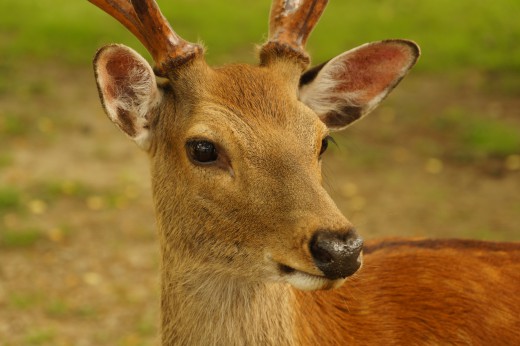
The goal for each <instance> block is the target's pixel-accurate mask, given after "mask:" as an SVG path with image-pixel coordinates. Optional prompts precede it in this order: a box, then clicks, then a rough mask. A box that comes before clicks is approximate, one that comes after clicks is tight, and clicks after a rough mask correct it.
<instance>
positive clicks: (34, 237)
mask: <svg viewBox="0 0 520 346" xmlns="http://www.w3.org/2000/svg"><path fill="white" fill-rule="evenodd" d="M42 236H43V233H42V232H41V231H40V230H37V229H33V228H27V229H18V230H8V229H7V230H6V229H4V230H2V233H1V234H0V248H1V247H4V248H24V247H30V246H33V245H34V244H36V243H37V242H38V241H39V240H40V239H41V238H42Z"/></svg>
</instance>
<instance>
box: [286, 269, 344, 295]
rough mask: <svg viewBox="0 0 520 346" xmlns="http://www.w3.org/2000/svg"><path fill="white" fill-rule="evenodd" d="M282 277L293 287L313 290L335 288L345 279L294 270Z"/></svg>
mask: <svg viewBox="0 0 520 346" xmlns="http://www.w3.org/2000/svg"><path fill="white" fill-rule="evenodd" d="M284 279H285V281H286V282H288V283H289V284H290V285H291V286H293V287H294V288H297V289H299V290H302V291H314V290H322V289H331V288H337V287H339V286H341V285H342V284H343V282H345V280H346V279H337V280H329V279H326V278H324V277H321V276H316V275H311V274H306V273H304V272H301V271H298V270H295V271H294V272H292V273H290V274H286V275H284Z"/></svg>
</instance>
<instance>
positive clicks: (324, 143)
mask: <svg viewBox="0 0 520 346" xmlns="http://www.w3.org/2000/svg"><path fill="white" fill-rule="evenodd" d="M329 141H330V142H332V143H335V142H334V138H332V137H331V136H327V137H325V138H323V139H322V140H321V149H320V157H321V155H323V153H324V152H325V151H326V150H327V148H328V147H329Z"/></svg>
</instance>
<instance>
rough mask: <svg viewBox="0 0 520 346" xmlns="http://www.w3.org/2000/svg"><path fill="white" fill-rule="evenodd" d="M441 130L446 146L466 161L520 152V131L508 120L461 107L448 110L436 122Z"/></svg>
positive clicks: (453, 153) (451, 154)
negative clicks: (474, 112)
mask: <svg viewBox="0 0 520 346" xmlns="http://www.w3.org/2000/svg"><path fill="white" fill-rule="evenodd" d="M434 124H435V126H436V128H437V129H438V130H439V133H442V134H443V136H445V137H446V138H448V139H449V140H448V141H445V142H444V143H445V144H448V146H447V147H445V148H444V149H448V151H449V152H450V156H453V157H458V158H459V159H463V160H473V159H476V158H482V157H483V158H489V157H498V158H504V157H507V156H509V155H514V154H518V153H520V131H519V130H518V128H516V127H514V126H509V125H508V124H507V123H506V122H504V120H497V119H493V118H491V117H489V116H487V117H486V116H482V115H477V114H467V111H465V110H464V109H461V108H452V109H448V110H447V111H446V112H445V113H444V114H441V115H440V116H439V117H438V118H437V119H436V120H435V122H434Z"/></svg>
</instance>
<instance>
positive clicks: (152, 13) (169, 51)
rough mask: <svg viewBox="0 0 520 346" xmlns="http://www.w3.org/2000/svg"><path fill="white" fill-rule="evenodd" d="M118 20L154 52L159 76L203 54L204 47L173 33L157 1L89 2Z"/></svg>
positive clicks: (98, 0)
mask: <svg viewBox="0 0 520 346" xmlns="http://www.w3.org/2000/svg"><path fill="white" fill-rule="evenodd" d="M88 1H89V2H91V3H93V4H94V5H96V6H97V7H99V8H100V9H102V10H103V11H105V12H106V13H108V14H109V15H110V16H112V17H114V18H115V19H117V20H118V21H119V22H120V23H121V24H123V25H124V26H125V27H126V28H127V29H128V30H130V32H132V34H134V35H135V36H136V37H137V38H138V39H139V41H141V43H142V44H143V45H144V46H145V47H146V49H147V50H148V51H149V52H150V54H151V55H152V57H153V60H154V61H155V64H156V66H155V73H156V74H157V75H159V76H166V75H167V68H168V67H169V66H173V67H174V66H178V65H182V64H184V63H185V62H187V61H189V60H191V59H192V58H194V57H195V56H197V55H199V54H202V51H203V49H202V47H201V46H199V45H196V44H193V43H190V42H187V41H185V40H183V39H182V38H181V37H180V36H179V35H177V34H176V33H175V31H173V29H172V28H171V26H170V24H169V23H168V21H167V20H166V18H165V17H164V16H163V14H162V13H161V11H160V9H159V7H158V6H157V3H156V2H155V1H154V0H88Z"/></svg>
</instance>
